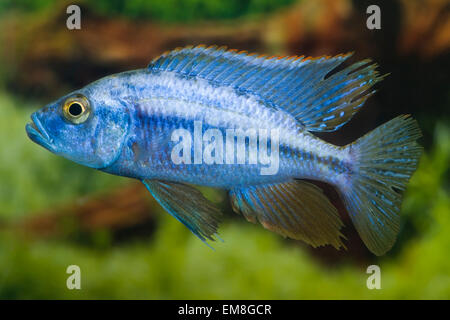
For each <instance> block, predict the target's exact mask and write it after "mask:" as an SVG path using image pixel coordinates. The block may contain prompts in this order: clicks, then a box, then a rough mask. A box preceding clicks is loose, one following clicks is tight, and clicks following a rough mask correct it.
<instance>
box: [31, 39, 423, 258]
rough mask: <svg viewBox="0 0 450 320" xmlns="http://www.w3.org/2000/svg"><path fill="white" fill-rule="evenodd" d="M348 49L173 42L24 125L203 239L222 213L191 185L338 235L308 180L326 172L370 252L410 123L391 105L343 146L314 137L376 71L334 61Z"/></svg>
mask: <svg viewBox="0 0 450 320" xmlns="http://www.w3.org/2000/svg"><path fill="white" fill-rule="evenodd" d="M348 56H349V55H340V56H336V57H321V58H317V59H305V58H302V57H300V58H299V57H289V58H265V57H255V56H253V55H248V54H246V53H236V52H233V51H226V50H225V49H223V48H218V49H217V48H215V47H209V48H205V47H202V46H198V47H187V48H182V49H176V50H174V51H171V52H168V53H165V54H163V55H162V56H160V57H158V58H156V59H155V60H154V61H153V62H152V63H151V64H150V66H149V67H148V68H146V69H141V70H135V71H129V72H124V73H120V74H116V75H112V76H109V77H105V78H103V79H100V80H98V81H96V82H94V83H92V84H90V85H88V86H86V87H84V88H82V89H80V90H77V91H76V92H73V93H71V94H69V95H67V96H64V97H62V98H61V99H59V100H57V101H56V102H54V103H52V104H49V105H48V106H46V107H44V108H43V109H41V110H39V111H37V112H36V113H34V114H33V115H32V120H33V123H31V124H28V125H27V133H28V135H29V136H30V138H31V139H32V140H33V141H35V142H36V143H38V144H40V145H42V146H43V147H45V148H47V149H48V150H50V151H52V152H54V153H56V154H60V155H62V156H64V157H66V158H68V159H70V160H73V161H75V162H77V163H80V164H83V165H86V166H89V167H92V168H95V169H99V170H102V171H105V172H108V173H111V174H115V175H120V176H126V177H131V178H136V179H139V180H141V181H142V182H143V183H144V184H145V185H146V186H147V188H148V189H149V191H150V192H151V193H152V195H153V196H154V197H155V198H156V199H157V201H158V202H159V203H160V204H161V205H162V206H163V207H164V208H165V209H166V210H167V211H168V212H169V213H171V214H172V215H173V216H174V217H175V218H177V219H178V220H179V221H180V222H182V223H183V224H185V225H186V226H187V227H188V228H189V229H190V230H191V231H192V232H193V233H194V234H196V235H197V236H198V237H199V238H200V239H202V240H206V239H210V240H212V239H213V236H214V234H216V231H217V226H218V223H219V219H220V212H219V210H218V209H217V208H216V207H215V206H214V205H213V204H212V203H210V202H209V201H208V200H206V199H205V198H204V197H203V196H202V195H201V193H200V192H199V191H197V190H196V189H195V188H193V187H191V186H190V185H205V186H210V187H218V188H224V189H227V190H230V198H231V201H232V206H233V209H234V210H235V211H236V212H239V213H242V214H243V215H244V216H245V217H246V218H247V220H249V221H252V222H257V221H259V222H260V223H261V224H262V225H263V226H264V227H266V228H267V229H270V230H272V231H274V232H277V233H279V234H281V235H283V236H287V237H290V238H293V239H299V240H303V241H305V242H307V243H309V244H311V245H313V246H320V245H325V244H330V245H333V246H334V247H336V248H340V247H344V245H343V243H342V241H341V238H343V235H342V234H341V233H340V229H341V228H342V226H343V224H342V221H341V220H340V218H339V215H338V214H337V210H336V209H335V208H334V207H333V205H332V204H331V203H330V201H329V200H328V199H327V198H326V196H325V195H324V194H323V193H322V191H321V190H320V189H319V188H318V187H317V186H315V185H314V184H312V183H310V182H308V181H307V180H318V181H322V182H326V183H328V184H330V185H332V186H334V187H335V188H336V189H337V190H338V192H339V194H340V196H341V197H342V200H343V202H344V204H345V205H346V208H347V210H348V212H349V214H350V217H351V218H352V221H353V223H354V224H355V226H356V229H357V230H358V232H359V234H360V235H361V238H362V239H363V241H364V242H365V244H366V245H367V246H368V248H369V249H370V250H371V251H372V252H374V253H375V254H377V255H380V254H384V253H385V252H386V251H387V250H389V249H390V247H391V246H392V245H393V243H394V241H395V237H396V234H397V233H398V225H399V217H398V212H399V208H400V204H401V192H399V190H400V191H401V190H403V189H404V188H405V187H406V184H407V181H408V180H409V177H410V176H411V175H412V173H413V172H414V170H415V168H416V166H417V163H418V159H419V157H420V153H421V149H420V147H419V146H418V145H417V144H416V142H415V140H416V139H417V138H419V137H420V130H419V129H418V127H417V124H416V123H415V121H414V120H412V118H410V117H408V116H401V117H398V118H395V119H393V120H391V121H390V122H388V123H386V124H384V125H383V126H381V127H379V128H377V129H375V130H374V131H373V132H371V133H369V134H367V135H366V136H364V137H362V138H360V139H358V140H357V141H356V142H355V143H353V144H350V145H348V146H344V147H338V146H334V145H332V144H329V143H327V142H325V141H323V140H321V139H319V138H317V137H316V136H314V135H313V132H323V131H335V130H337V129H338V128H340V127H341V126H342V125H344V124H345V123H346V122H347V121H349V120H350V119H351V117H352V116H353V115H354V114H355V113H356V112H357V111H358V110H359V108H360V107H361V106H362V105H363V104H364V102H365V100H366V99H367V98H368V97H369V96H370V95H371V94H372V93H373V91H371V89H370V88H371V87H372V86H373V84H375V83H377V82H378V81H380V80H381V79H382V76H379V75H378V72H377V71H376V70H375V68H376V65H374V64H372V63H371V62H370V61H369V60H364V61H361V62H358V63H355V64H354V65H352V66H350V67H347V68H345V69H343V70H341V71H339V72H335V73H332V71H333V70H334V69H335V68H336V67H337V66H338V65H339V64H341V63H342V62H343V61H344V60H345V59H347V58H348Z"/></svg>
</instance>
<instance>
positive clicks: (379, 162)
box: [340, 115, 422, 255]
mask: <svg viewBox="0 0 450 320" xmlns="http://www.w3.org/2000/svg"><path fill="white" fill-rule="evenodd" d="M420 137H421V132H420V129H419V126H418V125H417V122H416V121H415V120H414V119H413V118H411V117H410V116H408V115H403V116H399V117H397V118H395V119H392V120H391V121H389V122H387V123H385V124H383V125H381V126H379V127H378V128H376V129H375V130H373V131H372V132H370V133H368V134H366V135H365V136H363V137H361V138H360V139H358V140H357V141H356V142H354V143H352V144H350V145H348V146H346V148H347V149H348V151H349V153H350V155H351V157H352V159H353V161H354V164H355V165H354V170H353V173H351V175H350V178H349V180H348V182H347V183H345V185H343V186H341V188H340V193H341V195H342V198H343V200H344V203H345V206H346V208H347V210H348V212H349V215H350V217H351V219H352V221H353V224H354V225H355V227H356V230H357V231H358V233H359V235H360V237H361V238H362V240H363V241H364V243H365V244H366V246H367V247H368V248H369V250H370V251H372V252H373V253H374V254H376V255H383V254H384V253H386V252H387V251H388V250H389V249H390V248H391V247H392V246H393V245H394V242H395V240H396V237H397V234H398V232H399V225H400V217H399V211H400V206H401V202H402V193H403V191H404V190H405V188H406V185H407V183H408V181H409V178H410V177H411V175H412V174H413V173H414V171H415V170H416V168H417V164H418V162H419V158H420V155H421V153H422V148H421V147H420V146H419V145H418V144H417V143H416V140H417V139H418V138H420Z"/></svg>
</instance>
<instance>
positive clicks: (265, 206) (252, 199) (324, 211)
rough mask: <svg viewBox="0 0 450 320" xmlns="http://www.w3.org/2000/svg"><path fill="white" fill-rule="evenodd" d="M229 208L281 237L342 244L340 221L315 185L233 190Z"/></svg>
mask: <svg viewBox="0 0 450 320" xmlns="http://www.w3.org/2000/svg"><path fill="white" fill-rule="evenodd" d="M230 195H231V204H232V207H233V210H234V211H236V212H238V213H239V212H240V213H242V214H243V215H244V217H245V218H246V219H247V220H248V221H250V222H253V223H255V222H256V221H259V222H260V223H261V224H262V225H263V226H264V227H265V228H266V229H269V230H271V231H274V232H276V233H278V234H281V235H283V236H285V237H289V238H292V239H296V240H302V241H304V242H306V243H308V244H310V245H312V246H313V247H318V246H322V245H325V244H330V245H332V246H333V247H335V248H336V249H339V248H340V247H344V248H345V246H344V245H343V244H342V241H341V239H340V238H341V237H342V238H345V237H344V236H343V235H342V234H341V232H340V231H339V230H340V229H341V227H342V226H343V223H342V221H341V219H340V217H339V215H338V212H337V210H336V208H335V207H334V206H333V205H332V204H331V202H330V201H329V200H328V199H327V197H326V196H325V195H324V194H323V193H322V190H320V189H319V188H318V187H316V186H315V185H313V184H311V183H308V182H305V181H299V180H296V181H289V182H285V183H278V184H267V185H263V186H251V187H248V188H243V189H233V190H231V192H230Z"/></svg>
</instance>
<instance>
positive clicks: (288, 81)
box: [149, 45, 382, 131]
mask: <svg viewBox="0 0 450 320" xmlns="http://www.w3.org/2000/svg"><path fill="white" fill-rule="evenodd" d="M351 55H352V53H348V54H343V55H337V56H334V57H329V56H322V57H317V58H305V57H303V56H302V57H297V56H291V57H276V56H272V57H266V56H257V55H256V54H248V53H247V52H246V51H241V52H237V51H236V50H227V49H226V47H220V48H218V47H216V46H211V47H205V46H204V45H200V46H196V47H193V46H188V47H185V48H177V49H175V50H173V51H168V52H165V53H163V54H162V55H160V56H159V57H157V58H155V59H154V60H153V61H152V62H151V63H150V65H149V68H150V69H151V70H155V71H170V72H175V73H177V74H178V75H180V76H181V77H187V78H200V79H205V80H207V81H208V82H210V83H212V84H213V85H218V86H229V87H232V88H234V89H235V90H237V91H238V92H240V93H248V94H253V95H255V96H257V97H259V98H260V99H261V101H262V102H263V103H264V104H265V105H267V106H270V107H275V108H277V109H281V110H284V111H286V112H288V113H290V114H292V115H293V116H294V117H295V118H296V119H297V120H298V121H299V122H300V123H301V124H303V125H304V126H305V127H306V129H307V130H309V131H334V130H336V129H338V128H339V127H340V126H342V125H343V124H345V123H346V122H347V121H349V120H350V119H351V117H352V116H353V115H354V114H355V113H356V112H357V111H358V109H359V108H360V107H361V106H362V105H363V103H364V102H365V100H366V99H367V98H368V97H369V96H370V95H371V94H372V93H373V92H374V91H369V89H370V87H371V86H372V85H373V84H375V83H376V82H378V81H380V80H381V79H382V77H380V76H379V75H378V72H377V71H376V70H375V68H376V66H377V65H376V64H371V60H363V61H360V62H357V63H355V64H353V65H351V66H350V67H347V68H345V69H343V70H341V71H339V72H336V73H334V74H332V75H331V76H329V77H326V76H327V75H328V74H329V73H330V72H331V71H332V70H334V69H335V68H336V67H337V66H338V65H340V64H341V63H342V62H343V61H345V60H346V59H347V58H348V57H350V56H351Z"/></svg>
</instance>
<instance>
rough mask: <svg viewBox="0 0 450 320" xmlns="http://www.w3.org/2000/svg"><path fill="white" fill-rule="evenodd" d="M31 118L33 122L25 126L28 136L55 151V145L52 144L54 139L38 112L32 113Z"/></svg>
mask: <svg viewBox="0 0 450 320" xmlns="http://www.w3.org/2000/svg"><path fill="white" fill-rule="evenodd" d="M31 120H32V122H30V123H27V125H26V127H25V130H26V131H27V135H28V137H29V138H30V139H31V140H32V141H34V142H36V143H37V144H39V145H41V146H43V147H44V148H46V149H48V150H49V151H52V152H53V147H52V145H51V144H52V143H53V139H51V138H50V136H49V135H48V133H47V131H45V129H44V127H43V125H42V123H41V121H40V120H39V118H38V116H37V114H36V113H33V114H32V115H31Z"/></svg>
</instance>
